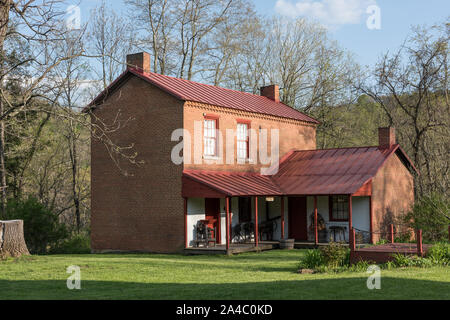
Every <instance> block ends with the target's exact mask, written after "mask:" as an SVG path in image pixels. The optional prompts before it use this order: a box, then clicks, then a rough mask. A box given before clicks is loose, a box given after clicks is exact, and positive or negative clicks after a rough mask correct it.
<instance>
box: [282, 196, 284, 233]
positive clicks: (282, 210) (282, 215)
mask: <svg viewBox="0 0 450 320" xmlns="http://www.w3.org/2000/svg"><path fill="white" fill-rule="evenodd" d="M281 239H284V197H283V196H281Z"/></svg>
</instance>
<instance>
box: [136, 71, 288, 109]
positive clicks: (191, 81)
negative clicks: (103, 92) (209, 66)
mask: <svg viewBox="0 0 450 320" xmlns="http://www.w3.org/2000/svg"><path fill="white" fill-rule="evenodd" d="M137 72H140V71H138V70H137ZM141 73H142V74H144V75H148V74H150V75H156V76H161V77H166V78H171V79H175V80H181V81H184V82H189V83H195V84H201V85H202V86H208V87H211V88H217V89H221V90H228V91H233V92H237V93H243V94H248V95H251V96H254V97H259V98H266V99H269V98H267V97H264V96H260V95H258V94H254V93H250V92H245V91H240V90H235V89H230V88H224V87H219V86H215V85H213V84H209V83H203V82H198V81H194V80H188V79H183V78H177V77H174V76H169V75H166V74H160V73H156V72H141ZM280 103H282V102H281V101H280ZM283 104H284V103H283ZM285 105H286V104H285ZM286 106H287V105H286ZM288 107H290V106H288ZM291 108H292V107H291Z"/></svg>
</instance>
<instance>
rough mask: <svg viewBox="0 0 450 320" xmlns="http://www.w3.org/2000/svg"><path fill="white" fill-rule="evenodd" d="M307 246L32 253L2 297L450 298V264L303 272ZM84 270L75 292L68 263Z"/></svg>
mask: <svg viewBox="0 0 450 320" xmlns="http://www.w3.org/2000/svg"><path fill="white" fill-rule="evenodd" d="M303 254H304V250H291V251H282V250H273V251H266V252H263V253H247V254H241V255H236V256H183V255H162V254H123V255H114V254H105V255H54V256H51V255H49V256H32V257H25V258H21V259H9V260H6V261H0V288H1V289H0V299H450V270H449V269H450V268H444V267H433V268H424V269H421V268H407V269H395V270H382V278H381V290H368V289H367V286H366V281H367V277H368V274H366V273H364V272H360V273H351V272H346V273H339V274H297V273H296V272H295V271H296V270H297V267H298V264H299V260H300V258H301V256H302V255H303ZM70 265H78V266H80V268H81V278H82V281H81V290H68V289H67V287H66V279H67V277H68V276H69V274H67V273H66V268H67V267H68V266H70Z"/></svg>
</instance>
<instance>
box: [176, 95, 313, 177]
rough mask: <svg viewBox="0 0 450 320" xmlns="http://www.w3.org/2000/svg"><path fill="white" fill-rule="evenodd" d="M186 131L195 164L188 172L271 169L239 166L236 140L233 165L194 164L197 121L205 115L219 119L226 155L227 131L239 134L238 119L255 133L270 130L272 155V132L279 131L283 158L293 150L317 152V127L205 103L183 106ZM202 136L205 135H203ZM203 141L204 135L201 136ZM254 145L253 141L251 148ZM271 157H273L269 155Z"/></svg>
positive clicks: (201, 119)
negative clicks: (195, 170)
mask: <svg viewBox="0 0 450 320" xmlns="http://www.w3.org/2000/svg"><path fill="white" fill-rule="evenodd" d="M184 114H185V117H184V128H185V129H187V130H189V132H190V134H191V137H192V141H191V150H192V163H191V164H186V165H185V168H186V169H203V170H227V171H255V172H256V171H259V169H260V168H261V166H263V167H268V166H269V165H261V164H260V161H258V164H256V165H254V164H248V163H247V164H237V159H236V156H237V155H236V140H235V144H234V158H235V159H234V164H233V165H227V164H226V163H225V162H226V160H225V159H224V164H205V163H204V164H194V163H193V162H194V161H193V158H194V156H193V154H194V141H193V140H194V139H193V138H194V121H203V119H204V115H203V114H207V115H215V116H218V117H219V130H220V131H221V133H222V136H223V138H224V144H223V154H225V144H226V141H225V140H226V131H225V130H226V129H234V130H236V126H237V119H239V120H250V121H251V123H250V127H251V128H252V129H256V130H257V131H258V130H259V127H260V126H261V128H262V129H267V130H268V131H267V132H268V134H267V136H268V144H269V147H268V148H269V151H270V143H271V141H270V129H274V128H277V129H279V130H280V132H279V138H280V145H279V149H280V151H279V153H280V154H279V155H280V157H282V156H283V155H285V154H286V153H287V152H289V151H290V150H292V149H299V150H314V149H316V126H315V125H312V124H309V123H306V122H301V121H296V120H289V119H283V118H278V117H273V116H266V115H260V114H254V113H250V112H245V111H239V110H233V109H228V108H221V107H216V106H211V105H207V104H202V103H195V102H186V104H185V106H184ZM202 134H203V133H202ZM202 137H203V135H202ZM251 143H252V141H250V144H251ZM269 155H270V153H269ZM253 160H254V159H253Z"/></svg>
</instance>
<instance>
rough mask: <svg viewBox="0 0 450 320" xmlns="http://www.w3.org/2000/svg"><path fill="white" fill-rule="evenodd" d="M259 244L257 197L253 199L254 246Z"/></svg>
mask: <svg viewBox="0 0 450 320" xmlns="http://www.w3.org/2000/svg"><path fill="white" fill-rule="evenodd" d="M258 243H259V239H258V197H255V246H256V247H257V246H258Z"/></svg>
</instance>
